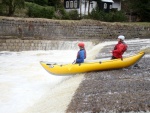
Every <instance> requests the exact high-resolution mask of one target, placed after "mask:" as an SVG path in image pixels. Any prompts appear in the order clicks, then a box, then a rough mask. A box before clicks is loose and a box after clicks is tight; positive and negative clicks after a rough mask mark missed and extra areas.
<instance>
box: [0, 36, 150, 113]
mask: <svg viewBox="0 0 150 113" xmlns="http://www.w3.org/2000/svg"><path fill="white" fill-rule="evenodd" d="M127 42H128V43H139V44H140V43H143V42H144V43H149V42H150V40H149V39H145V40H144V39H143V40H140V39H137V40H128V41H127ZM115 43H116V41H111V42H108V41H107V42H104V43H101V44H98V45H96V46H91V45H90V46H91V47H89V48H88V49H87V53H88V59H89V60H91V59H94V57H95V56H96V55H97V54H98V52H99V50H100V49H101V48H103V47H104V46H106V45H112V44H115ZM131 45H132V44H131ZM64 46H65V45H64ZM133 46H134V45H133ZM148 46H149V44H146V45H144V44H143V45H142V46H141V47H140V48H141V49H143V48H145V47H148ZM77 51H78V49H77V48H76V49H74V50H69V49H67V50H63V49H62V50H49V51H44V50H41V51H21V52H10V51H1V52H0V61H1V62H0V91H1V93H0V113H23V112H26V113H27V112H30V111H31V112H30V113H32V112H36V109H37V108H38V109H43V108H39V107H42V106H44V104H42V105H39V106H35V105H37V104H36V103H41V102H43V101H45V99H46V97H50V96H51V99H52V100H51V101H49V102H47V103H45V104H49V106H51V111H52V112H55V111H57V112H64V111H65V110H66V107H67V105H68V104H69V102H70V100H71V97H72V95H73V94H74V91H75V90H76V88H77V87H78V85H79V83H80V82H81V81H82V79H83V77H84V76H81V75H82V74H79V75H75V76H73V75H72V76H55V75H51V74H49V73H47V72H46V71H45V70H44V69H43V68H42V66H41V65H40V63H39V62H40V61H49V62H65V63H66V62H67V63H70V62H72V61H74V60H75V58H76V54H77ZM130 54H133V53H131V52H128V54H127V55H130ZM148 57H149V56H148ZM66 84H67V85H66ZM69 85H70V87H69ZM68 87H69V88H68ZM64 89H65V90H68V93H65V94H66V95H65V96H64V95H63V94H62V93H63V90H64ZM70 90H71V91H72V93H70ZM69 93H70V94H69ZM55 94H56V95H55ZM60 95H63V96H60ZM69 95H70V97H69ZM59 96H60V97H59ZM65 97H66V98H65ZM55 98H57V99H58V98H59V99H60V98H64V99H63V103H62V104H63V105H62V104H61V100H60V101H58V100H59V99H58V100H55ZM48 99H50V98H48ZM55 104H57V105H55ZM58 104H60V105H58ZM52 105H54V107H53V106H52ZM32 106H34V107H33V109H34V110H33V109H32ZM58 106H60V108H59V109H58V108H57V107H58ZM45 107H47V105H45ZM61 108H62V109H61ZM41 111H42V110H41ZM40 113H42V112H40ZM43 113H49V111H43Z"/></svg>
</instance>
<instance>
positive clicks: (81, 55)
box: [74, 42, 86, 63]
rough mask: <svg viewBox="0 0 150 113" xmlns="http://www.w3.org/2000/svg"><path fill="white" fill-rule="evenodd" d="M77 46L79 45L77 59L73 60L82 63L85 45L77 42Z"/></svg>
mask: <svg viewBox="0 0 150 113" xmlns="http://www.w3.org/2000/svg"><path fill="white" fill-rule="evenodd" d="M78 46H79V48H80V50H79V51H78V54H77V59H76V60H75V62H74V63H83V62H84V59H86V50H85V45H84V43H83V42H80V43H78Z"/></svg>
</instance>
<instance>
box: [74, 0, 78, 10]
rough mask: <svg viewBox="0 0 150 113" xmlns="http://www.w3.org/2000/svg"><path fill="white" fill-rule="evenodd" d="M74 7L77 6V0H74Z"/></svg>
mask: <svg viewBox="0 0 150 113" xmlns="http://www.w3.org/2000/svg"><path fill="white" fill-rule="evenodd" d="M74 8H78V4H77V0H75V1H74Z"/></svg>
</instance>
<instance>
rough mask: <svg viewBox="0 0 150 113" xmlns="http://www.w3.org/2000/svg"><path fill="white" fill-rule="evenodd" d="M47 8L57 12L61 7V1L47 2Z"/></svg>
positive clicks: (49, 0) (50, 0) (52, 0)
mask: <svg viewBox="0 0 150 113" xmlns="http://www.w3.org/2000/svg"><path fill="white" fill-rule="evenodd" d="M48 5H49V6H54V7H55V10H57V8H58V7H62V4H61V0H48Z"/></svg>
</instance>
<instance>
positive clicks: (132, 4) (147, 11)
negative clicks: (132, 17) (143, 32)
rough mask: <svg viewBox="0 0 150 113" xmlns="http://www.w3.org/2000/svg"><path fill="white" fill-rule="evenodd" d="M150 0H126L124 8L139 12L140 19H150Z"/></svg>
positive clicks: (128, 10)
mask: <svg viewBox="0 0 150 113" xmlns="http://www.w3.org/2000/svg"><path fill="white" fill-rule="evenodd" d="M149 6H150V0H124V10H125V11H126V12H131V13H135V14H137V16H138V18H139V19H140V21H148V22H149V21H150V7H149Z"/></svg>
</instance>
